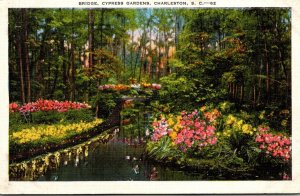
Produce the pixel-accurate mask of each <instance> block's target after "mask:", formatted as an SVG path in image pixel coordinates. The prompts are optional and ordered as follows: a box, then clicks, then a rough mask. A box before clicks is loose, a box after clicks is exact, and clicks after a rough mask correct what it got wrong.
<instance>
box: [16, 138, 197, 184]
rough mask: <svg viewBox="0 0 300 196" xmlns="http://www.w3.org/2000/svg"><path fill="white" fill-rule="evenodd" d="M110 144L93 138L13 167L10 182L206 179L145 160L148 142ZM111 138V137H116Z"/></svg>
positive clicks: (113, 140) (115, 140)
mask: <svg viewBox="0 0 300 196" xmlns="http://www.w3.org/2000/svg"><path fill="white" fill-rule="evenodd" d="M112 136H114V137H113V138H111V140H110V141H109V142H107V143H103V141H102V140H101V139H99V138H98V139H92V140H90V141H88V142H85V143H83V144H80V145H77V146H74V147H72V148H68V149H65V150H61V151H58V152H55V153H50V154H48V155H45V156H41V157H37V158H35V159H34V160H31V161H27V162H22V163H18V164H12V165H11V166H10V180H38V181H128V180H129V181H132V180H133V181H146V180H202V179H203V176H201V175H199V174H196V175H193V174H190V173H186V172H182V171H178V170H176V169H170V168H167V167H165V166H164V165H162V166H160V165H157V164H155V163H152V162H151V161H149V160H147V159H145V158H144V157H145V156H144V150H145V149H144V148H145V140H144V139H143V138H142V137H137V138H118V136H117V134H116V135H114V134H113V135H112ZM112 136H111V137H112Z"/></svg>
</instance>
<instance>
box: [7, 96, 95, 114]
mask: <svg viewBox="0 0 300 196" xmlns="http://www.w3.org/2000/svg"><path fill="white" fill-rule="evenodd" d="M12 104H13V103H12ZM84 108H90V106H89V105H88V104H86V103H79V102H71V101H57V100H44V99H39V100H37V101H36V102H30V103H27V104H24V105H22V106H21V107H20V108H19V109H18V111H19V112H21V113H27V112H37V111H57V112H66V111H68V110H70V109H73V110H79V109H84Z"/></svg>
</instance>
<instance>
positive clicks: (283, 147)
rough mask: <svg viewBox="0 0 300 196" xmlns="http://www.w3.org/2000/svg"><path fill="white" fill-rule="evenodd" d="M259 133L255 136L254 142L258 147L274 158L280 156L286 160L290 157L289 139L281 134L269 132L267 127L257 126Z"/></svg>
mask: <svg viewBox="0 0 300 196" xmlns="http://www.w3.org/2000/svg"><path fill="white" fill-rule="evenodd" d="M258 130H259V134H258V135H257V136H256V139H255V142H257V143H258V144H259V145H260V146H259V148H260V149H261V150H262V151H263V152H264V153H266V154H267V155H270V156H272V157H274V158H281V159H283V160H284V161H288V160H290V158H291V144H292V142H291V139H290V138H287V137H286V136H283V135H282V134H280V133H279V134H273V133H269V132H268V131H269V127H262V126H260V127H258Z"/></svg>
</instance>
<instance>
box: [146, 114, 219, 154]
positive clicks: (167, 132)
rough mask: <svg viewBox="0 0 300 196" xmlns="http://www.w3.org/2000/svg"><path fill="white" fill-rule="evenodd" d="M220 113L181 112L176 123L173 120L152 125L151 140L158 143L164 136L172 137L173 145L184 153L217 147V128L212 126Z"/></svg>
mask: <svg viewBox="0 0 300 196" xmlns="http://www.w3.org/2000/svg"><path fill="white" fill-rule="evenodd" d="M218 116H219V112H218V111H217V110H213V111H212V112H205V113H204V115H202V112H199V111H198V110H194V111H193V112H191V113H186V112H185V111H183V112H181V116H178V117H177V118H176V119H177V121H176V123H174V122H173V119H172V118H169V119H165V118H164V117H162V118H161V119H160V120H157V121H154V122H153V124H152V127H153V134H152V137H151V140H152V141H154V142H157V141H158V140H160V139H161V138H162V137H163V136H167V137H170V138H171V140H172V142H173V144H174V145H175V146H176V147H178V148H180V149H181V150H182V151H186V150H187V149H200V148H202V147H205V146H210V145H215V144H216V143H217V137H216V134H215V131H216V128H215V127H214V126H213V125H212V124H211V122H213V121H214V120H215V119H216V118H217V117H218Z"/></svg>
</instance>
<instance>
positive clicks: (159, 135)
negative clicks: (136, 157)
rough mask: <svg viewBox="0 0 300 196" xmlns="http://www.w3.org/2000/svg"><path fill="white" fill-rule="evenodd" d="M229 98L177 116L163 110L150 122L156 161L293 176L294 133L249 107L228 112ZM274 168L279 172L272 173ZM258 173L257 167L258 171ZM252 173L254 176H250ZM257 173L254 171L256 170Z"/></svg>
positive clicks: (149, 147)
mask: <svg viewBox="0 0 300 196" xmlns="http://www.w3.org/2000/svg"><path fill="white" fill-rule="evenodd" d="M229 108H230V103H222V104H219V107H218V108H214V107H212V106H204V107H201V108H200V109H199V110H194V111H192V112H185V111H184V112H181V113H180V114H179V115H176V114H170V115H161V116H160V117H159V118H158V119H156V120H155V121H154V122H153V124H152V137H151V141H149V142H148V144H147V152H148V155H149V156H150V157H152V158H154V159H156V160H158V161H162V162H166V163H167V162H168V163H170V164H175V165H179V166H180V167H188V168H194V169H204V170H211V172H216V171H218V172H219V173H223V174H224V175H226V174H230V173H232V174H234V175H245V176H247V174H249V175H250V173H251V172H254V171H263V172H265V173H268V174H265V175H269V176H260V177H259V178H261V179H263V178H264V177H266V178H270V177H273V178H275V179H280V178H285V179H288V178H289V176H290V175H291V173H290V170H291V138H290V137H289V134H288V133H286V132H282V131H281V132H279V131H275V130H274V129H270V127H269V126H267V125H257V124H256V123H259V122H260V120H261V119H260V120H259V118H258V117H256V116H255V115H250V114H247V113H246V112H243V111H242V112H239V113H235V114H232V113H229V111H230V110H229ZM272 171H276V172H273V174H272ZM254 173H255V172H254ZM250 176H251V175H250ZM252 177H253V175H252Z"/></svg>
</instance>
